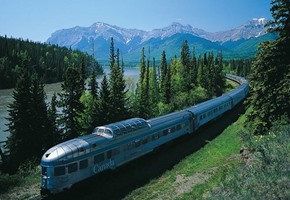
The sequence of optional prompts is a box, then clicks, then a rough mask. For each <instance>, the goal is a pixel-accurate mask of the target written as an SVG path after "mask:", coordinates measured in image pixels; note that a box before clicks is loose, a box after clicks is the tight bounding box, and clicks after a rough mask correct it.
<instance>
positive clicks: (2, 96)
mask: <svg viewBox="0 0 290 200" xmlns="http://www.w3.org/2000/svg"><path fill="white" fill-rule="evenodd" d="M104 72H105V73H106V74H109V73H110V69H109V68H107V67H104ZM124 77H125V80H126V83H127V87H128V89H129V90H135V88H136V83H137V81H138V78H139V68H136V67H134V68H129V67H128V68H125V70H124ZM101 80H102V76H100V77H98V82H101ZM99 85H100V84H99ZM44 90H45V92H46V96H47V102H49V101H50V100H51V97H52V95H53V94H54V93H59V92H61V83H52V84H46V85H45V87H44ZM12 94H13V89H5V90H0V142H1V141H6V140H7V137H8V136H9V132H7V131H5V130H7V128H8V127H7V123H8V121H7V117H8V111H7V110H8V105H9V104H10V103H11V102H12V101H13V97H12Z"/></svg>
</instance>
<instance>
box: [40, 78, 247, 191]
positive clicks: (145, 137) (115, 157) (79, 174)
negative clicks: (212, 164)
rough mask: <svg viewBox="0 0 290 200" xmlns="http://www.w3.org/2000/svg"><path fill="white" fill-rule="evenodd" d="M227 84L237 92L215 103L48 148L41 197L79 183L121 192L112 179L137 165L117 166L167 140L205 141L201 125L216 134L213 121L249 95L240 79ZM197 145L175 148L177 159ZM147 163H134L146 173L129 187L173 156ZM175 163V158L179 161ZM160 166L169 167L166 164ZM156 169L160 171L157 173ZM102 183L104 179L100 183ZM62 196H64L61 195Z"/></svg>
mask: <svg viewBox="0 0 290 200" xmlns="http://www.w3.org/2000/svg"><path fill="white" fill-rule="evenodd" d="M227 78H228V79H231V80H234V81H236V82H238V83H239V84H240V86H238V87H237V88H236V89H234V90H232V91H230V92H228V93H226V94H224V95H222V96H220V97H217V98H214V99H211V100H208V101H206V102H203V103H201V104H197V105H195V106H192V107H189V108H187V109H184V110H181V111H178V112H174V113H170V114H167V115H163V116H160V117H156V118H153V119H149V120H144V119H141V118H133V119H129V120H125V121H121V122H117V123H113V124H109V125H105V126H100V127H97V128H96V129H95V130H94V132H93V133H92V134H89V135H86V136H81V137H79V138H76V139H72V140H69V141H66V142H64V143H61V144H58V145H56V146H54V147H52V148H51V149H49V150H48V151H47V152H46V153H45V154H44V155H43V157H42V161H41V166H42V175H41V176H42V181H41V191H42V194H46V193H53V194H56V193H59V192H61V191H63V190H65V189H69V188H70V187H72V186H73V185H75V184H76V183H78V182H80V181H84V180H85V182H87V183H88V184H89V187H88V188H91V189H93V188H94V187H96V189H99V188H101V186H100V184H101V185H102V187H104V186H105V187H106V185H111V186H110V188H119V189H121V188H122V187H123V186H122V185H118V183H124V182H126V181H124V180H123V181H120V180H119V181H117V183H116V178H117V179H118V177H121V179H123V178H125V177H122V176H123V174H126V173H127V175H128V176H129V177H131V176H132V175H134V170H131V169H130V168H131V167H132V165H134V163H136V162H134V161H133V162H130V163H129V164H127V165H126V166H125V167H119V166H120V165H122V164H125V163H128V162H129V161H131V160H134V159H135V158H138V157H140V156H142V155H145V154H147V153H149V152H151V151H153V150H154V149H156V148H158V147H160V146H161V145H164V144H167V143H169V142H170V141H172V140H180V141H182V140H184V138H187V137H191V136H190V135H192V134H190V133H194V136H195V137H208V134H201V133H200V132H201V131H204V129H206V128H209V126H206V127H205V126H204V125H206V124H208V123H211V127H214V128H213V129H215V128H216V126H221V125H219V124H217V122H219V121H222V120H221V119H219V120H215V119H217V118H218V117H220V116H221V115H224V114H225V113H231V112H233V108H235V107H239V106H241V105H239V103H240V102H241V101H242V100H243V99H244V98H245V97H246V96H247V94H248V92H249V85H248V82H247V81H246V80H245V79H244V78H241V77H237V76H233V75H227ZM224 120H225V119H224ZM228 120H229V119H228ZM225 121H226V120H225ZM209 129H210V128H209ZM212 131H213V130H212ZM215 131H216V130H215ZM215 131H214V132H215ZM183 135H187V136H183ZM214 135H215V134H214ZM181 136H183V137H181ZM195 137H191V138H195ZM198 141H204V140H200V139H197V138H195V139H194V141H191V142H194V143H197V144H198V143H200V142H198ZM186 142H187V141H186ZM197 144H190V146H188V147H185V146H182V148H181V147H180V146H179V147H177V148H179V150H177V151H178V152H179V153H178V154H179V155H182V153H181V152H187V151H189V149H196V148H200V145H197ZM191 145H192V146H191ZM174 146H176V145H174ZM177 146H178V145H177ZM161 151H162V150H161ZM180 151H181V152H180ZM191 151H192V150H190V152H191ZM159 153H160V152H158V151H154V152H153V153H152V154H150V155H153V157H155V156H157V157H158V154H159ZM160 154H162V153H160ZM163 154H164V153H163ZM168 156H169V157H168ZM148 157H150V156H147V155H146V156H145V157H144V156H143V158H141V159H138V164H137V165H139V167H140V165H142V167H143V168H144V167H145V168H146V169H144V171H143V170H142V171H141V176H140V175H139V176H137V174H135V175H134V176H133V177H131V178H132V179H133V180H132V181H133V183H131V184H132V186H131V187H133V185H136V184H134V182H136V183H139V182H143V181H142V180H143V179H144V178H142V177H145V176H146V173H148V174H152V172H153V174H154V171H156V170H153V169H151V168H157V171H160V170H161V171H162V170H164V169H163V168H162V166H163V165H164V164H162V163H163V162H164V163H167V162H169V163H170V162H173V163H174V160H175V159H173V158H172V157H175V156H172V155H171V154H166V155H163V156H160V158H161V157H162V159H158V158H157V160H158V161H155V162H157V163H155V162H154V161H153V162H151V163H150V161H148ZM177 157H179V158H180V156H177ZM146 158H147V159H146ZM165 158H167V159H165ZM142 160H143V161H142ZM160 160H163V162H162V163H160ZM167 160H168V161H167ZM131 163H132V164H131ZM142 163H143V164H142ZM135 165H136V164H135ZM143 165H144V166H143ZM130 166H131V167H130ZM159 166H160V167H159ZM165 166H168V165H167V164H166V165H165ZM117 167H118V168H117ZM115 168H117V169H116V170H113V171H111V170H109V171H108V170H107V169H115ZM148 168H149V169H148ZM158 168H160V169H159V170H158ZM124 170H125V171H126V170H129V173H128V172H124ZM103 171H104V172H103ZM101 172H102V173H101ZM130 172H132V173H130ZM139 173H140V171H139ZM96 174H98V175H96ZM94 175H96V176H94ZM92 176H94V177H93V178H92V179H88V178H90V177H92ZM106 176H107V177H106ZM108 176H109V177H108ZM148 176H149V175H148ZM148 176H146V177H148ZM103 177H106V178H105V179H104V178H103ZM138 177H139V178H138ZM149 177H150V176H149ZM131 178H128V180H129V179H130V180H131ZM86 179H88V180H86ZM108 179H110V180H114V181H113V182H114V183H108V181H106V180H108ZM139 179H141V180H139ZM96 180H99V182H100V183H99V182H98V183H96ZM90 181H93V183H90ZM114 184H117V185H114ZM78 185H80V184H77V185H76V186H75V187H79V186H78ZM86 185H87V184H86ZM83 189H85V188H81V189H80V190H83ZM119 189H118V190H119ZM132 189H134V188H132ZM113 191H115V190H113ZM124 191H127V190H124ZM99 192H100V196H106V195H105V194H103V195H101V194H102V193H106V191H99ZM111 192H112V191H111ZM63 194H65V192H64V193H63ZM119 196H122V195H119Z"/></svg>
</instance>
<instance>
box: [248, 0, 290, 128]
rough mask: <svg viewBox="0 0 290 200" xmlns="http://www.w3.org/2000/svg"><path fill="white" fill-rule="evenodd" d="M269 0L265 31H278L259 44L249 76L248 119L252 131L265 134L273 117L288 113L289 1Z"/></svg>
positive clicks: (284, 115) (289, 68)
mask: <svg viewBox="0 0 290 200" xmlns="http://www.w3.org/2000/svg"><path fill="white" fill-rule="evenodd" d="M271 4H272V8H271V13H272V16H273V21H272V22H270V23H269V24H268V25H270V28H269V31H270V32H274V33H278V38H277V39H276V40H275V41H272V42H265V43H263V44H262V45H260V47H259V51H258V53H257V55H256V58H255V61H254V63H253V67H252V73H251V76H250V83H251V87H252V95H251V97H250V101H251V104H252V106H253V111H252V112H251V113H250V115H249V116H248V121H249V122H253V130H254V133H256V134H265V133H266V132H267V130H269V128H270V127H271V126H272V124H273V123H274V122H275V121H276V120H281V119H283V118H285V117H286V118H288V119H287V120H289V116H290V104H289V102H288V101H287V100H288V99H290V89H289V88H290V58H289V55H290V33H289V32H290V17H289V15H290V2H289V1H288V0H286V1H285V0H273V1H272V3H271Z"/></svg>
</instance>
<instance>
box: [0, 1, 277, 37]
mask: <svg viewBox="0 0 290 200" xmlns="http://www.w3.org/2000/svg"><path fill="white" fill-rule="evenodd" d="M270 2H271V0H142V1H139V0H0V35H1V36H4V35H5V34H6V35H7V36H8V37H10V36H12V37H16V38H19V37H21V38H23V39H27V38H28V39H30V40H33V41H41V42H44V41H46V40H47V39H48V38H49V37H50V35H51V34H52V33H53V32H55V31H56V30H59V29H63V28H71V27H74V26H77V25H78V26H90V25H92V24H93V23H94V22H105V23H108V24H112V25H117V26H120V27H124V28H137V29H142V30H147V31H148V30H152V29H155V28H162V27H165V26H168V25H170V24H171V23H172V22H179V23H181V24H184V25H185V24H190V25H192V26H193V27H197V28H201V29H204V30H206V31H210V32H215V31H222V30H228V29H231V28H234V27H237V26H239V25H241V24H243V23H245V22H246V21H248V20H250V19H252V18H259V17H266V18H269V19H271V13H270V11H269V9H270V7H271V5H270Z"/></svg>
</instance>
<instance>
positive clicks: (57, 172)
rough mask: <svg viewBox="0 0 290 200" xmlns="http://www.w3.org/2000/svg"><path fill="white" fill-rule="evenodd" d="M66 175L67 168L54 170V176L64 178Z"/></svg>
mask: <svg viewBox="0 0 290 200" xmlns="http://www.w3.org/2000/svg"><path fill="white" fill-rule="evenodd" d="M62 175H65V167H64V166H62V167H56V168H54V176H62Z"/></svg>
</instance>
